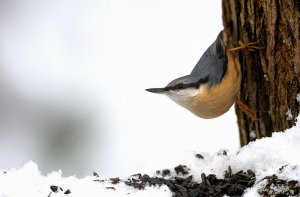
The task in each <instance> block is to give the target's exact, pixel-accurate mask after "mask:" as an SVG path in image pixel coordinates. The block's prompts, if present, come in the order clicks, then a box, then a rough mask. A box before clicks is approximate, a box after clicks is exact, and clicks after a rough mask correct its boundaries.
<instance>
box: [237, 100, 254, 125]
mask: <svg viewBox="0 0 300 197" xmlns="http://www.w3.org/2000/svg"><path fill="white" fill-rule="evenodd" d="M235 104H237V105H238V106H239V108H240V109H241V110H242V111H243V112H244V113H245V114H246V115H247V116H248V117H250V118H251V119H252V120H256V117H255V113H254V111H253V110H252V109H250V107H249V106H248V105H246V104H245V103H243V102H242V101H240V100H239V99H236V100H235Z"/></svg>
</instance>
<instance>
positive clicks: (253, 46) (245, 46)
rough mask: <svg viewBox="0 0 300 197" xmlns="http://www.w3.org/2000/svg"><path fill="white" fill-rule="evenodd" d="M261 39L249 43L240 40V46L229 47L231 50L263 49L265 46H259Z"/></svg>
mask: <svg viewBox="0 0 300 197" xmlns="http://www.w3.org/2000/svg"><path fill="white" fill-rule="evenodd" d="M259 41H260V40H257V41H255V42H249V43H247V44H244V43H242V42H241V41H239V45H240V46H238V47H235V48H232V49H229V51H238V50H247V51H255V50H259V49H263V48H264V47H260V46H257V44H258V43H259Z"/></svg>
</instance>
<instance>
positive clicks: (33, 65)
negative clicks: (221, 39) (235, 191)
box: [0, 0, 239, 177]
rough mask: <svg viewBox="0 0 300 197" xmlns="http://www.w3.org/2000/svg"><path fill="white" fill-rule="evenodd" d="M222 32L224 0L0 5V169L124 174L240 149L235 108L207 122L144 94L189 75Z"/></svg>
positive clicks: (14, 0)
mask: <svg viewBox="0 0 300 197" xmlns="http://www.w3.org/2000/svg"><path fill="white" fill-rule="evenodd" d="M221 29H222V20H221V1H220V0H206V1H198V0H188V1H183V0H151V1H146V0H85V1H82V0H72V1H68V0H42V1H41V0H27V1H21V0H19V1H18V0H0V168H19V167H21V166H22V165H24V164H25V163H26V162H28V161H30V160H33V161H34V162H36V163H37V164H38V165H39V168H40V170H41V171H42V173H43V174H46V173H49V172H51V171H52V170H58V169H61V170H62V171H63V175H65V176H67V175H76V176H79V177H82V176H85V175H90V174H91V173H92V171H98V172H99V174H101V175H106V176H115V175H118V176H122V175H129V174H130V173H135V172H136V171H137V170H139V169H141V168H143V166H145V165H148V164H149V163H154V164H158V165H159V164H161V162H162V160H163V159H168V158H169V157H173V158H175V157H177V154H178V153H179V152H180V151H182V150H184V151H185V150H187V151H207V152H214V151H217V150H219V149H220V148H224V149H229V150H236V149H237V148H238V147H239V142H238V133H237V126H236V118H235V115H234V112H233V109H231V111H230V112H229V113H227V114H225V115H224V116H222V117H220V118H217V119H213V120H202V119H199V118H197V117H195V116H193V115H192V114H191V113H190V112H188V111H187V110H185V109H183V108H181V107H179V106H177V105H176V104H175V103H173V102H172V101H170V100H168V99H167V98H165V97H163V96H159V95H154V94H150V93H148V92H145V91H144V89H145V88H150V87H162V86H164V85H166V84H167V83H168V82H169V81H171V80H172V79H174V78H177V77H179V76H182V75H185V74H188V73H189V72H190V71H191V70H192V68H193V66H194V65H195V64H196V62H197V61H198V59H199V58H200V56H201V55H202V53H203V52H204V51H205V50H206V48H207V47H208V46H209V45H210V44H211V43H212V42H213V41H214V39H215V38H216V36H217V34H218V33H219V31H220V30H221ZM162 167H163V166H162Z"/></svg>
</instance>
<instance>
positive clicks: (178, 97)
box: [146, 31, 241, 119]
mask: <svg viewBox="0 0 300 197" xmlns="http://www.w3.org/2000/svg"><path fill="white" fill-rule="evenodd" d="M225 37H226V36H225V35H224V32H223V31H221V32H220V33H219V35H218V37H217V39H216V40H215V42H214V43H213V44H212V45H210V47H209V48H208V49H207V50H206V51H205V53H204V54H203V55H202V57H201V58H200V60H199V61H198V63H197V64H196V66H195V67H194V69H193V70H192V72H191V74H189V75H186V76H183V77H179V78H177V79H175V80H173V81H171V82H170V83H169V84H168V85H167V86H166V87H164V88H150V89H146V90H147V91H149V92H153V93H160V94H165V95H167V96H168V97H169V98H170V99H172V100H173V101H175V102H176V103H177V104H179V105H181V106H182V107H184V108H186V109H188V110H190V111H191V112H192V113H194V114H195V115H196V116H199V117H201V118H207V119H208V118H216V117H218V116H220V115H222V114H224V113H225V112H227V111H228V110H229V108H230V107H231V106H232V105H233V103H234V102H235V100H236V97H237V93H238V91H239V88H240V84H241V66H240V63H239V61H238V59H237V54H236V53H235V50H231V49H226V46H225Z"/></svg>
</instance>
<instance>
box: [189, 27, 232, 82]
mask: <svg viewBox="0 0 300 197" xmlns="http://www.w3.org/2000/svg"><path fill="white" fill-rule="evenodd" d="M226 70H227V58H226V48H225V44H224V42H223V39H222V31H221V32H220V33H219V35H218V37H217V39H216V40H215V42H214V43H213V44H212V45H210V47H209V48H208V49H207V50H206V51H205V52H204V54H203V55H202V57H201V58H200V60H199V61H198V63H197V64H196V66H195V67H194V69H193V70H192V72H191V76H193V78H197V79H198V80H199V81H201V80H203V79H206V80H207V85H208V86H209V87H211V86H213V85H216V84H218V83H220V82H221V81H222V79H223V77H224V75H225V73H226Z"/></svg>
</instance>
